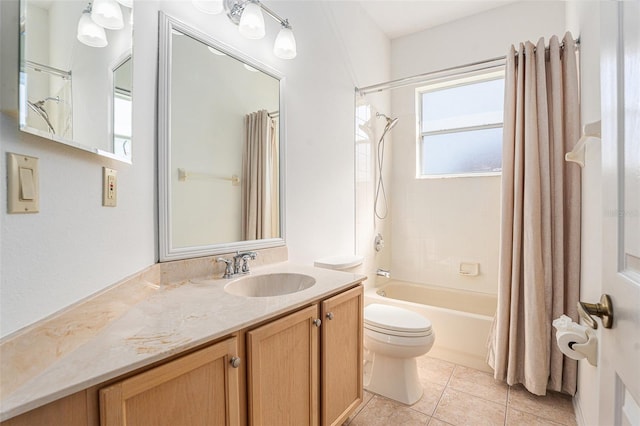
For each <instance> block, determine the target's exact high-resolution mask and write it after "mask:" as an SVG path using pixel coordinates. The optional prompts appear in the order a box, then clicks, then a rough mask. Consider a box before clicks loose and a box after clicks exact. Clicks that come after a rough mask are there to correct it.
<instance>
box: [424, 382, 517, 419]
mask: <svg viewBox="0 0 640 426" xmlns="http://www.w3.org/2000/svg"><path fill="white" fill-rule="evenodd" d="M433 417H435V418H436V419H438V420H442V421H444V422H447V423H451V424H453V425H456V426H464V425H470V426H481V425H496V426H498V425H499V426H503V425H504V419H505V406H504V405H503V404H497V403H495V402H491V401H487V400H485V399H482V398H478V397H476V396H472V395H469V394H466V393H464V392H458V391H456V390H453V389H449V388H447V389H445V391H444V394H443V395H442V399H441V400H440V403H439V404H438V407H437V408H436V412H435V413H434V414H433Z"/></svg>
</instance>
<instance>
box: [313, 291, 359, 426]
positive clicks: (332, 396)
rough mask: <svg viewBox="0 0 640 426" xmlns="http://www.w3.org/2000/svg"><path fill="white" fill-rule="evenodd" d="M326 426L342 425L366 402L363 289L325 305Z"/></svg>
mask: <svg viewBox="0 0 640 426" xmlns="http://www.w3.org/2000/svg"><path fill="white" fill-rule="evenodd" d="M321 311H322V315H321V318H322V321H323V322H322V330H321V333H322V355H321V371H322V390H321V406H322V425H323V426H335V425H341V424H343V423H344V422H345V420H347V418H348V417H349V415H350V414H351V413H352V412H353V411H354V410H355V409H356V408H357V407H358V405H360V403H361V402H362V392H363V391H362V337H363V336H362V315H363V293H362V286H361V285H360V286H358V287H356V288H353V289H351V290H348V291H345V292H344V293H340V294H339V295H337V296H334V297H332V298H330V299H327V300H325V301H324V302H322V306H321Z"/></svg>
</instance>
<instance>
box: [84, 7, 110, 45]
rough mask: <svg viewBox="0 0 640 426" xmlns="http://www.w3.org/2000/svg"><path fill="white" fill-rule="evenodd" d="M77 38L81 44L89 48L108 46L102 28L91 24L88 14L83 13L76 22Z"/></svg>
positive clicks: (93, 23)
mask: <svg viewBox="0 0 640 426" xmlns="http://www.w3.org/2000/svg"><path fill="white" fill-rule="evenodd" d="M77 37H78V40H80V42H81V43H83V44H86V45H87V46H91V47H105V46H106V45H107V44H108V42H107V35H106V34H105V32H104V28H102V27H101V26H100V25H98V24H96V23H95V22H93V20H92V19H91V16H90V15H89V12H87V13H83V14H82V16H81V17H80V20H79V21H78V34H77Z"/></svg>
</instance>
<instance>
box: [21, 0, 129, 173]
mask: <svg viewBox="0 0 640 426" xmlns="http://www.w3.org/2000/svg"><path fill="white" fill-rule="evenodd" d="M132 34H133V1H132V0H118V1H116V0H20V83H19V84H20V87H19V89H20V90H19V102H20V107H19V116H20V117H19V121H20V129H21V130H22V131H24V132H27V133H31V134H35V135H38V136H41V137H43V138H46V139H49V140H51V141H54V142H59V143H63V144H66V145H69V146H73V147H75V148H79V149H83V150H86V151H90V152H94V153H96V154H99V155H103V156H107V157H110V158H114V159H117V160H120V161H124V162H127V163H131V159H132V155H131V149H132V146H131V145H132V142H133V141H132V138H131V136H132V116H131V113H132V107H133V87H132V45H133V38H132Z"/></svg>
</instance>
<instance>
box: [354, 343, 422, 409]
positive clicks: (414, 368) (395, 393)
mask: <svg viewBox="0 0 640 426" xmlns="http://www.w3.org/2000/svg"><path fill="white" fill-rule="evenodd" d="M368 352H369V353H368V354H367V358H370V359H368V360H366V361H365V368H364V388H365V389H366V390H367V391H369V392H373V393H375V394H378V395H382V396H384V397H387V398H389V399H393V400H394V401H398V402H401V403H403V404H407V405H413V404H415V403H416V402H418V401H419V400H420V398H422V393H423V388H422V385H421V384H420V381H419V379H418V365H417V362H416V359H415V358H391V357H387V356H384V355H380V354H379V353H374V352H371V351H368Z"/></svg>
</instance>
